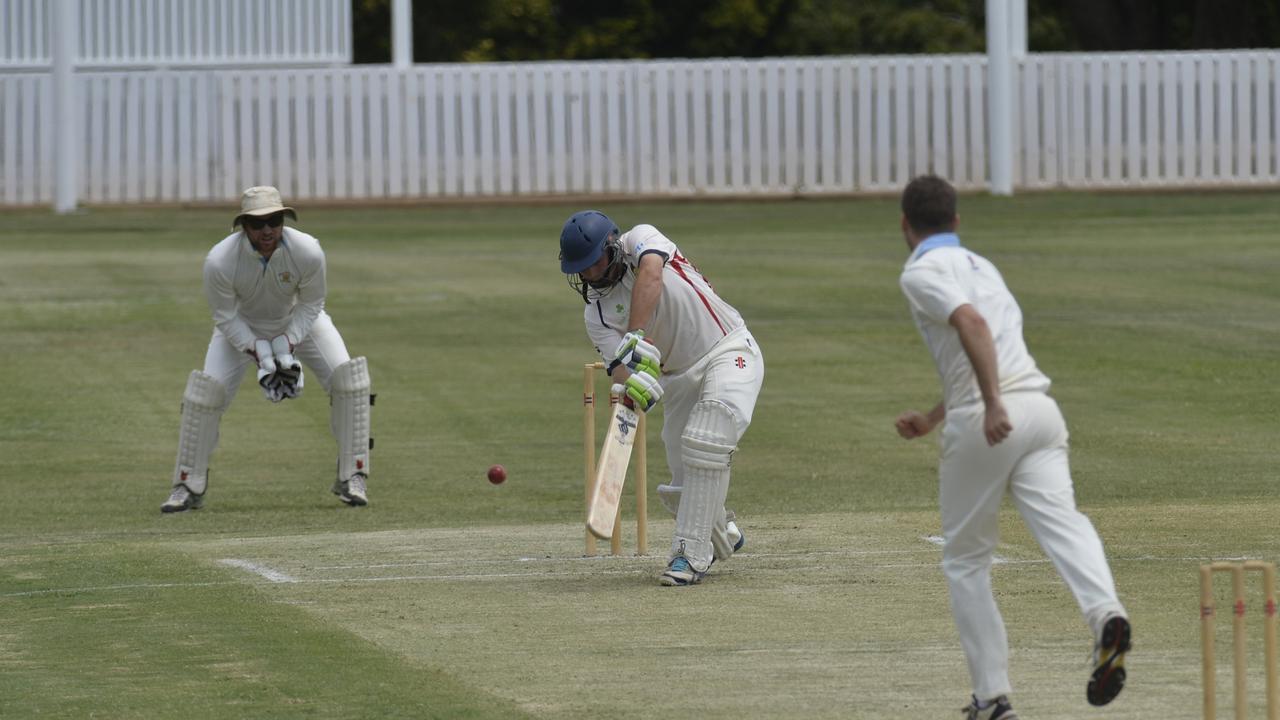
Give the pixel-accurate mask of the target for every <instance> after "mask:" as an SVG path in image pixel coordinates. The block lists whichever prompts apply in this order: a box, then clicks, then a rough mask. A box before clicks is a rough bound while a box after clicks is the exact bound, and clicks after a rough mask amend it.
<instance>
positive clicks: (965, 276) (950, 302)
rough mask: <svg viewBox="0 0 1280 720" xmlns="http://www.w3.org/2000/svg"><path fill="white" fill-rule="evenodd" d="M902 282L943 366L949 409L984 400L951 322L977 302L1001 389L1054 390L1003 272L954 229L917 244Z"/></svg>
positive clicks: (940, 370)
mask: <svg viewBox="0 0 1280 720" xmlns="http://www.w3.org/2000/svg"><path fill="white" fill-rule="evenodd" d="M935 239H937V241H936V242H934V241H935ZM931 242H932V244H931V245H929V247H925V246H926V244H929V243H931ZM899 285H901V287H902V292H903V294H905V295H906V296H907V303H908V304H909V305H910V307H911V317H912V319H913V320H915V323H916V327H917V328H918V329H919V330H920V334H921V336H923V337H924V341H925V344H926V345H928V346H929V352H930V353H931V354H932V355H933V360H934V363H935V364H936V365H937V368H938V375H939V377H941V379H942V393H943V402H944V403H945V404H946V407H947V409H948V410H950V409H952V408H956V407H962V406H965V405H969V404H972V403H980V402H981V401H982V392H981V391H980V390H979V388H978V380H977V376H976V375H975V374H974V372H973V364H972V363H971V362H970V361H969V356H968V355H967V354H966V353H965V351H964V346H963V345H962V344H961V343H960V333H959V332H958V331H957V330H956V329H955V328H954V327H952V326H951V322H950V320H951V315H952V313H954V312H955V311H956V310H957V309H958V308H959V307H960V306H961V305H972V306H973V308H974V309H975V310H977V311H978V312H979V313H980V314H981V315H982V317H983V319H984V320H986V322H987V326H988V327H989V328H990V329H991V337H992V339H993V340H994V342H995V348H996V368H997V374H998V376H999V379H1000V392H1001V393H1008V392H1020V391H1037V392H1046V391H1048V389H1049V378H1048V377H1046V376H1045V375H1044V374H1043V373H1041V372H1040V370H1039V369H1038V368H1037V367H1036V363H1035V360H1034V359H1033V358H1032V357H1031V354H1030V353H1029V352H1028V351H1027V345H1026V342H1025V341H1024V340H1023V337H1022V309H1021V308H1019V307H1018V302H1017V300H1015V299H1014V297H1013V294H1012V293H1011V292H1009V288H1008V287H1007V286H1006V285H1005V283H1004V278H1003V277H1001V275H1000V271H999V270H997V269H996V266H995V265H993V264H991V262H990V261H989V260H987V259H986V258H984V257H982V256H980V255H978V254H976V253H974V252H972V251H970V250H968V249H966V248H963V247H961V246H960V240H959V238H958V237H956V236H955V235H954V234H951V233H944V234H941V235H934V236H932V237H929V238H926V239H925V241H924V242H922V243H920V244H919V245H917V246H916V249H915V252H913V253H911V257H910V258H908V259H907V263H906V266H905V267H904V268H903V270H902V276H901V278H899Z"/></svg>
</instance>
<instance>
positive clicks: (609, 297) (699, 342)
mask: <svg viewBox="0 0 1280 720" xmlns="http://www.w3.org/2000/svg"><path fill="white" fill-rule="evenodd" d="M619 243H620V244H621V245H622V252H623V255H624V256H625V257H624V260H625V262H626V264H627V271H626V273H625V274H624V275H623V278H622V280H621V281H620V282H618V284H617V285H614V286H613V288H612V289H610V290H609V292H608V293H607V294H606V295H605V296H604V297H601V298H599V299H598V300H595V301H593V302H592V303H590V304H589V305H587V306H586V308H585V311H584V319H585V320H586V325H587V336H588V337H589V338H590V339H591V342H592V343H593V344H594V345H595V347H596V350H597V351H598V352H599V353H600V355H601V357H604V359H605V360H606V361H609V360H612V359H613V351H614V350H615V349H617V347H618V341H619V340H621V338H622V335H623V333H625V332H626V331H627V324H628V322H629V321H630V319H631V290H632V288H634V287H635V284H636V274H635V269H636V267H637V266H638V265H639V263H640V258H641V257H642V256H644V255H649V254H657V255H658V256H659V257H661V258H662V259H663V268H662V294H661V295H660V296H659V297H658V305H657V307H656V308H654V311H653V319H652V320H651V321H650V322H649V324H648V325H646V326H645V328H644V334H645V338H647V339H648V340H649V341H650V342H652V343H653V344H654V345H656V346H657V347H658V350H659V352H661V353H662V369H663V372H664V373H679V372H683V371H685V370H687V369H689V368H690V367H693V365H694V364H695V363H696V362H697V361H698V360H699V359H700V358H701V357H702V356H703V355H705V354H707V352H709V351H710V350H711V348H712V347H714V346H715V344H716V343H718V342H720V341H721V340H722V339H724V337H725V336H726V335H728V334H729V333H731V332H733V331H734V330H737V329H738V328H740V327H745V326H746V323H745V322H744V321H743V319H742V315H740V314H739V313H738V311H737V310H735V309H734V308H733V306H732V305H730V304H729V303H727V302H725V301H724V300H723V299H721V298H720V296H719V295H717V294H716V292H715V290H713V289H712V288H711V283H709V282H707V279H706V278H705V277H703V276H702V273H700V272H698V268H696V267H694V265H693V263H691V262H689V260H688V259H687V258H685V257H684V255H681V254H680V249H679V248H677V247H676V245H675V243H673V242H671V240H669V239H668V238H667V236H665V235H663V234H662V233H661V232H659V231H658V229H657V228H655V227H654V226H652V225H637V226H635V227H634V228H632V229H631V230H629V231H627V232H625V233H623V234H622V237H620V238H619Z"/></svg>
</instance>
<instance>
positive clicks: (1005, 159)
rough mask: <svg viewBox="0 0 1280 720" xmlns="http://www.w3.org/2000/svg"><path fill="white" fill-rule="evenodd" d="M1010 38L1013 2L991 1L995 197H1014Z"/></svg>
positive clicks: (989, 114)
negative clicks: (1010, 13)
mask: <svg viewBox="0 0 1280 720" xmlns="http://www.w3.org/2000/svg"><path fill="white" fill-rule="evenodd" d="M1009 35H1010V31H1009V0H987V78H988V80H987V84H988V93H989V95H988V101H987V103H988V105H987V117H988V123H987V129H988V136H987V138H988V141H989V143H988V146H987V151H988V153H990V155H989V162H988V166H989V167H990V173H991V193H992V194H993V195H1012V194H1013V137H1012V132H1013V72H1012V65H1013V63H1012V61H1011V59H1010V55H1011V53H1010V51H1009V45H1010V42H1009Z"/></svg>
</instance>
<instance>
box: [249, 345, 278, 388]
mask: <svg viewBox="0 0 1280 720" xmlns="http://www.w3.org/2000/svg"><path fill="white" fill-rule="evenodd" d="M249 354H250V355H252V356H253V359H254V360H255V361H257V363H258V385H259V386H260V387H261V388H262V394H263V395H266V396H267V399H268V400H270V401H271V402H280V400H281V399H282V397H281V396H280V392H279V390H278V389H277V388H276V387H275V384H276V383H275V374H276V356H275V353H273V352H272V351H271V341H270V340H261V339H259V340H254V341H253V350H251V351H250V352H249Z"/></svg>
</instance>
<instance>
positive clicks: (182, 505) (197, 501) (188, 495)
mask: <svg viewBox="0 0 1280 720" xmlns="http://www.w3.org/2000/svg"><path fill="white" fill-rule="evenodd" d="M203 505H204V496H203V495H196V494H195V493H193V492H191V491H190V490H188V489H187V486H186V485H174V486H173V492H171V493H169V499H168V500H165V501H164V504H163V505H161V506H160V512H164V513H176V512H182V511H183V510H199V509H200V508H201V506H203Z"/></svg>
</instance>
